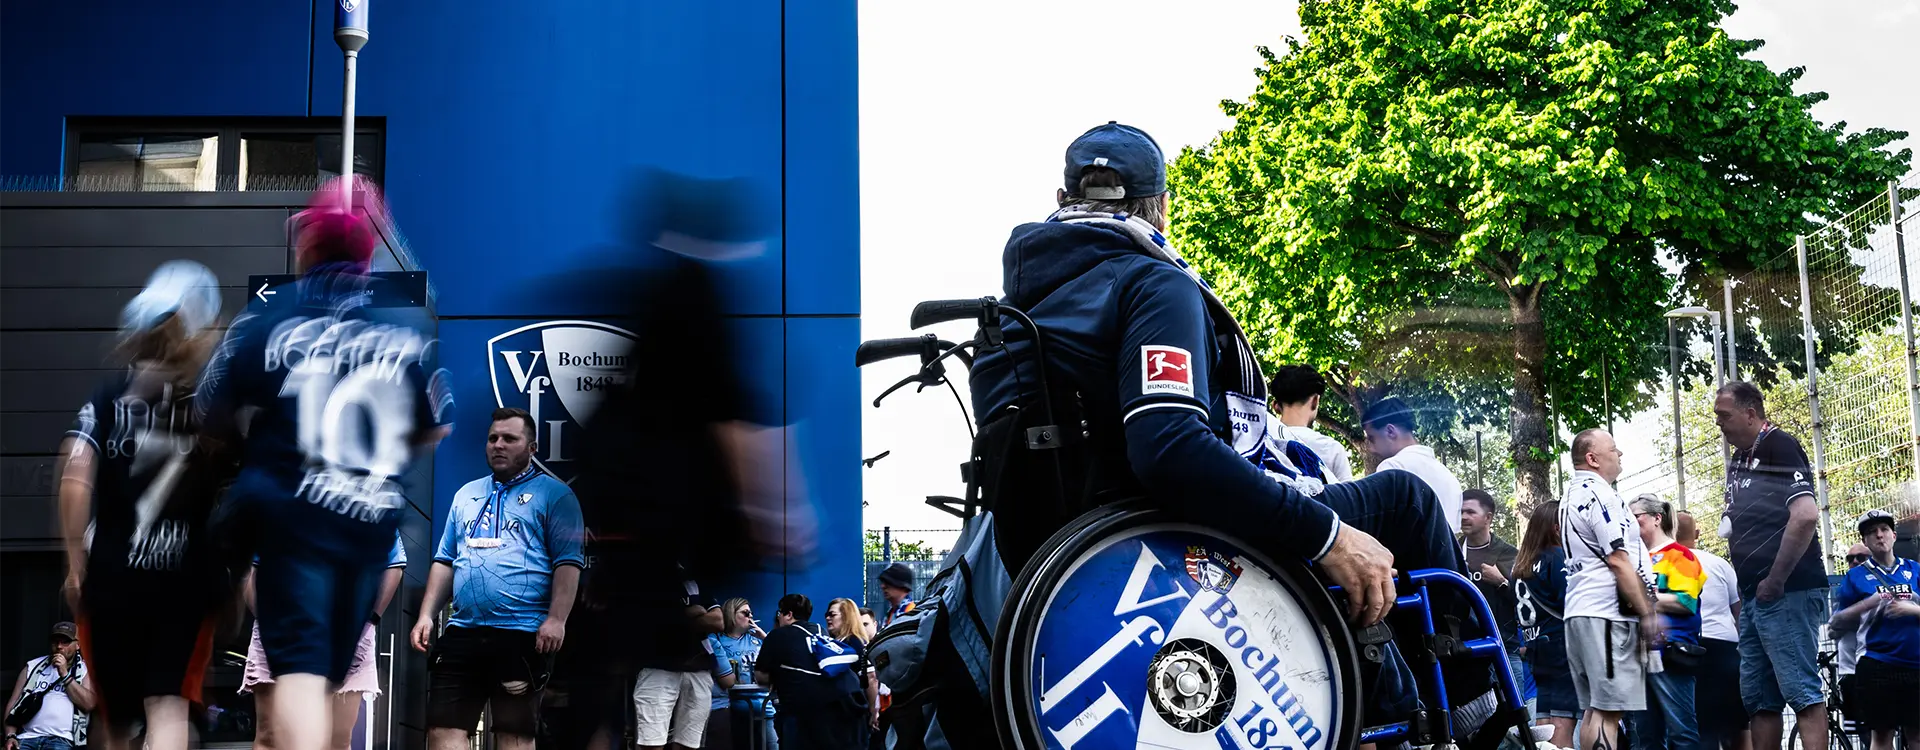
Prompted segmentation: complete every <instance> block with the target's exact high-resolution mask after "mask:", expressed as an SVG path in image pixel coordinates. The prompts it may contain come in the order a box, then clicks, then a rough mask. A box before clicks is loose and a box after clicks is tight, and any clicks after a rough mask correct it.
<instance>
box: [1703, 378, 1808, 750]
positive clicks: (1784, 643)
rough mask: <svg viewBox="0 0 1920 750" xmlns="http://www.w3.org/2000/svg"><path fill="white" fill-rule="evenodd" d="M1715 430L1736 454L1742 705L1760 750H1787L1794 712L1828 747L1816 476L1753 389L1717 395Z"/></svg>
mask: <svg viewBox="0 0 1920 750" xmlns="http://www.w3.org/2000/svg"><path fill="white" fill-rule="evenodd" d="M1713 418H1714V422H1715V423H1716V424H1717V425H1718V426H1719V427H1720V434H1721V436H1722V437H1724V438H1725V439H1726V441H1727V445H1728V447H1730V448H1732V449H1733V458H1732V460H1731V461H1730V462H1729V463H1728V467H1729V468H1728V472H1727V495H1726V497H1727V509H1726V518H1727V519H1728V521H1729V526H1730V527H1731V531H1732V535H1731V536H1729V537H1728V538H1727V542H1728V543H1727V551H1728V554H1727V557H1728V560H1729V561H1730V562H1732V563H1733V570H1734V574H1735V575H1736V576H1737V577H1738V578H1739V581H1740V697H1741V700H1742V701H1743V702H1744V703H1745V704H1746V707H1747V713H1748V714H1750V715H1751V716H1752V717H1753V722H1752V727H1753V741H1754V745H1755V746H1756V747H1758V748H1760V750H1779V748H1780V738H1781V735H1782V733H1783V730H1784V729H1785V725H1786V722H1785V719H1783V718H1782V717H1781V715H1780V712H1781V710H1782V709H1786V708H1791V709H1793V713H1794V725H1795V726H1796V727H1798V729H1799V732H1800V746H1801V747H1826V746H1827V703H1826V700H1827V699H1826V693H1825V691H1824V690H1822V689H1821V686H1820V665H1819V663H1818V662H1817V661H1816V659H1817V655H1818V653H1819V650H1820V642H1819V641H1820V624H1821V623H1824V622H1826V621H1827V616H1828V613H1827V575H1826V564H1825V563H1824V562H1823V561H1822V560H1821V559H1820V544H1819V532H1818V530H1817V528H1816V526H1817V525H1818V523H1819V520H1820V509H1819V507H1818V503H1817V501H1816V500H1815V498H1814V489H1813V467H1812V466H1810V465H1809V464H1808V461H1807V452H1806V451H1805V450H1803V449H1802V448H1801V447H1800V441H1799V440H1796V439H1794V437H1793V436H1792V435H1789V434H1787V433H1786V431H1784V430H1781V429H1779V428H1777V427H1775V426H1774V424H1773V423H1772V422H1770V421H1768V420H1767V403H1766V399H1765V398H1764V397H1763V396H1762V395H1761V394H1760V389H1759V388H1756V387H1754V385H1753V384H1752V383H1747V382H1742V381H1737V380H1736V381H1733V382H1730V383H1727V384H1726V385H1724V386H1721V387H1720V388H1719V390H1717V391H1715V393H1714V400H1713Z"/></svg>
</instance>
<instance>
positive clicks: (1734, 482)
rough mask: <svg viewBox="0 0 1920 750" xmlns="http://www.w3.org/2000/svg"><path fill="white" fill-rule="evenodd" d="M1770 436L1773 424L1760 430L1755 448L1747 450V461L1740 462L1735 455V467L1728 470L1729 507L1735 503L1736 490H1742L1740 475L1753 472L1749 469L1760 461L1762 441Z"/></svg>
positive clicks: (1755, 441)
mask: <svg viewBox="0 0 1920 750" xmlns="http://www.w3.org/2000/svg"><path fill="white" fill-rule="evenodd" d="M1770 434H1773V423H1772V422H1768V423H1766V424H1765V425H1764V426H1762V427H1761V428H1760V434H1758V435H1755V436H1753V447H1751V448H1748V449H1747V454H1746V455H1747V458H1746V460H1745V461H1741V460H1738V459H1739V458H1740V454H1738V453H1736V454H1734V458H1735V459H1736V460H1735V461H1734V462H1733V466H1731V467H1729V468H1728V469H1727V502H1728V504H1729V505H1731V504H1732V502H1733V494H1734V490H1737V489H1739V488H1740V482H1739V477H1738V475H1739V474H1740V473H1742V472H1751V471H1752V469H1750V468H1748V467H1749V465H1751V464H1753V463H1754V462H1757V461H1759V460H1760V458H1759V456H1760V441H1762V440H1766V439H1767V436H1768V435H1770Z"/></svg>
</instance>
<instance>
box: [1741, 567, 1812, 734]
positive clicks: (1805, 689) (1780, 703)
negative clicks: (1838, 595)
mask: <svg viewBox="0 0 1920 750" xmlns="http://www.w3.org/2000/svg"><path fill="white" fill-rule="evenodd" d="M1826 621H1827V590H1826V589H1824V588H1818V589H1806V590H1802V591H1789V592H1786V593H1785V594H1783V595H1782V596H1781V597H1780V598H1779V599H1775V600H1773V601H1770V602H1766V601H1761V600H1760V598H1759V597H1756V596H1745V597H1741V599H1740V700H1741V702H1742V703H1744V704H1745V705H1746V708H1747V714H1748V715H1753V714H1757V713H1760V712H1762V711H1767V712H1778V711H1780V710H1781V709H1783V708H1789V707H1791V708H1792V709H1793V710H1794V712H1795V713H1799V712H1800V711H1801V710H1802V709H1805V708H1806V707H1808V706H1811V705H1814V704H1816V703H1823V702H1825V701H1826V696H1825V695H1823V694H1822V691H1821V689H1820V667H1819V665H1818V664H1817V663H1815V661H1814V659H1815V655H1816V654H1817V653H1818V651H1819V649H1820V642H1819V641H1820V626H1821V625H1822V624H1825V623H1826Z"/></svg>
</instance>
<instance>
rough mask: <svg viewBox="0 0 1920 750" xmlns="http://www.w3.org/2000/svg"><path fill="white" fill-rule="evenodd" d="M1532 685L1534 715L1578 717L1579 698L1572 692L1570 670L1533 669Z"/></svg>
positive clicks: (1565, 717) (1541, 716) (1557, 717)
mask: <svg viewBox="0 0 1920 750" xmlns="http://www.w3.org/2000/svg"><path fill="white" fill-rule="evenodd" d="M1533 686H1534V697H1535V700H1534V709H1533V711H1534V716H1536V717H1540V718H1555V719H1578V718H1580V699H1579V697H1578V696H1576V695H1575V694H1574V690H1573V674H1572V673H1571V672H1567V671H1565V670H1561V671H1558V672H1542V671H1540V670H1534V672H1533Z"/></svg>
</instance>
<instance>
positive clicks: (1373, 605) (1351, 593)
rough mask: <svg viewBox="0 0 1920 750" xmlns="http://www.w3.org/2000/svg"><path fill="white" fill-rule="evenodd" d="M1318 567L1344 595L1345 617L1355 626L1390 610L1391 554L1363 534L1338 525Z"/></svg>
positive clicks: (1392, 592) (1392, 587)
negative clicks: (1338, 527) (1337, 535)
mask: <svg viewBox="0 0 1920 750" xmlns="http://www.w3.org/2000/svg"><path fill="white" fill-rule="evenodd" d="M1320 567H1321V568H1322V569H1324V570H1326V571H1327V577H1328V578H1332V579H1333V582H1334V583H1336V584H1339V585H1340V588H1341V589H1342V590H1344V591H1346V592H1347V617H1348V618H1349V619H1352V620H1353V622H1354V624H1356V625H1358V626H1359V627H1363V628H1364V627H1366V626H1368V625H1372V624H1374V623H1376V622H1379V621H1381V620H1383V619H1386V616H1387V611H1388V610H1391V609H1393V599H1394V596H1395V594H1394V586H1393V577H1394V570H1393V553H1392V552H1390V551H1388V550H1387V548H1386V547H1384V546H1381V544H1380V541H1379V540H1377V539H1374V538H1373V536H1372V535H1370V534H1368V533H1367V532H1364V531H1361V530H1359V529H1356V528H1354V527H1352V526H1348V525H1346V524H1344V523H1343V524H1340V536H1339V537H1337V538H1335V539H1334V540H1333V548H1332V549H1329V550H1327V554H1326V555H1325V556H1324V557H1321V558H1320Z"/></svg>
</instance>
